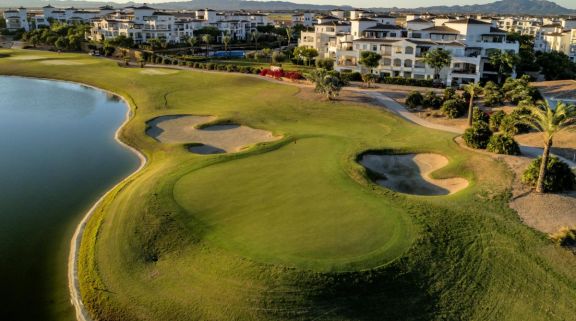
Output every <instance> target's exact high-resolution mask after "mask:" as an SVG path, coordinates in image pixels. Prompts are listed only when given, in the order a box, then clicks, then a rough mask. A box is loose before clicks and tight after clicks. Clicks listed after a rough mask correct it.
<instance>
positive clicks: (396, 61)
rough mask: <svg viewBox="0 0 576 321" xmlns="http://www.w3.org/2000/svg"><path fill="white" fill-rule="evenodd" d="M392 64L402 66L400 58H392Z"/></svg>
mask: <svg viewBox="0 0 576 321" xmlns="http://www.w3.org/2000/svg"><path fill="white" fill-rule="evenodd" d="M394 66H395V67H400V66H402V60H400V59H398V58H396V59H394Z"/></svg>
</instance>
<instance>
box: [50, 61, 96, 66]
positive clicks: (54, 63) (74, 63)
mask: <svg viewBox="0 0 576 321" xmlns="http://www.w3.org/2000/svg"><path fill="white" fill-rule="evenodd" d="M40 63H41V64H44V65H51V66H80V65H86V64H88V63H87V62H85V61H78V60H44V61H42V62H40Z"/></svg>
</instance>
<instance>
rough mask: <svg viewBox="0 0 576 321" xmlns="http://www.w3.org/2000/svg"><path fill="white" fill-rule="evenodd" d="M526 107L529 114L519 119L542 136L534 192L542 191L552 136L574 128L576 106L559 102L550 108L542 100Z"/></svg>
mask: <svg viewBox="0 0 576 321" xmlns="http://www.w3.org/2000/svg"><path fill="white" fill-rule="evenodd" d="M528 109H529V110H530V112H531V114H530V115H525V116H523V117H522V118H521V121H522V122H523V123H525V124H527V125H529V126H531V127H532V128H534V129H536V130H537V131H539V132H541V133H542V138H544V152H543V153H542V161H541V162H540V172H539V174H538V182H537V183H536V193H544V180H545V178H546V174H547V170H548V159H549V158H550V150H551V149H552V145H553V142H554V136H556V134H558V133H559V132H562V131H568V130H572V131H574V130H576V106H575V105H566V104H565V103H563V102H559V103H558V105H557V106H556V108H555V109H552V108H551V107H550V105H549V104H548V102H543V103H541V104H539V105H538V106H529V107H528Z"/></svg>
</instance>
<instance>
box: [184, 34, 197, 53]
mask: <svg viewBox="0 0 576 321" xmlns="http://www.w3.org/2000/svg"><path fill="white" fill-rule="evenodd" d="M186 42H187V43H188V44H189V45H190V49H192V55H194V47H195V46H196V45H197V44H198V38H196V37H194V36H192V37H190V38H188V39H186Z"/></svg>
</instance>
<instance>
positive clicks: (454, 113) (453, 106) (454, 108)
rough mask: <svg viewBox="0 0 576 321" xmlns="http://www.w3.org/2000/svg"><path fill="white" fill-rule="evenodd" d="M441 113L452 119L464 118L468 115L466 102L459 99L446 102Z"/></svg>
mask: <svg viewBox="0 0 576 321" xmlns="http://www.w3.org/2000/svg"><path fill="white" fill-rule="evenodd" d="M440 111H441V112H442V114H444V116H446V117H448V118H450V119H454V118H458V117H462V116H464V114H465V113H466V102H465V101H464V100H462V99H459V98H458V97H456V98H453V99H449V100H445V101H444V103H443V104H442V107H441V108H440Z"/></svg>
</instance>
